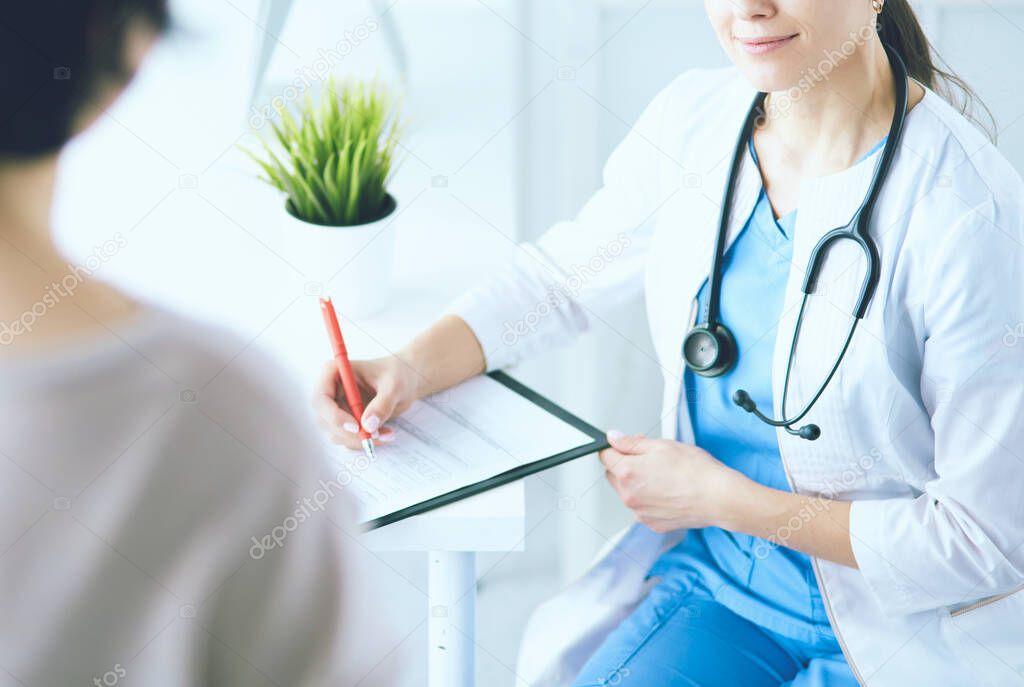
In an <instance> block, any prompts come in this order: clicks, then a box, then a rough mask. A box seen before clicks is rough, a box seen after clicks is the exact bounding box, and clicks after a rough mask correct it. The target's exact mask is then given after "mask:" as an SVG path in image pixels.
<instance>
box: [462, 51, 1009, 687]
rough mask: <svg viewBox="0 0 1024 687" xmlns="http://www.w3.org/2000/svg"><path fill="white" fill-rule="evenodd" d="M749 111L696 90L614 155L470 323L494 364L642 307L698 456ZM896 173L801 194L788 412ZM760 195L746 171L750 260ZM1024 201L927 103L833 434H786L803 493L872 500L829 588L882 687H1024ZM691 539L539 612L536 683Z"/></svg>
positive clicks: (680, 86)
mask: <svg viewBox="0 0 1024 687" xmlns="http://www.w3.org/2000/svg"><path fill="white" fill-rule="evenodd" d="M753 95H754V91H753V90H752V89H751V87H750V86H749V84H747V83H746V81H745V80H744V79H743V78H742V77H741V76H740V75H739V73H738V72H737V71H736V70H735V69H723V70H694V71H689V72H686V73H685V74H683V75H682V76H680V77H678V78H677V79H676V80H675V81H673V82H672V83H671V84H670V85H669V86H668V87H667V88H666V89H665V90H663V91H662V92H661V93H660V94H659V95H658V96H657V97H656V98H655V99H654V101H653V102H652V103H651V105H650V106H649V107H648V108H647V110H646V111H645V112H644V113H643V115H642V116H641V117H640V119H639V120H638V122H637V123H636V125H635V126H634V127H633V129H632V130H631V131H630V132H629V134H628V135H627V136H626V138H625V140H624V141H623V142H622V143H621V144H620V145H619V147H618V148H617V149H616V150H615V151H614V153H613V154H612V156H611V158H610V159H609V161H608V163H607V165H606V167H605V170H604V184H603V187H602V188H601V190H599V191H598V192H597V193H596V194H595V195H594V196H593V197H592V198H591V199H590V200H589V201H588V202H587V203H586V205H585V206H584V207H583V208H582V210H581V211H580V212H579V214H578V215H577V216H576V218H575V219H573V220H571V221H566V222H561V223H558V224H556V225H555V226H554V227H552V228H551V229H550V230H549V231H548V232H547V233H546V234H545V235H544V236H542V237H541V238H540V239H539V240H538V241H537V242H536V243H535V244H526V245H523V246H522V248H523V250H522V251H520V252H519V253H518V255H517V257H516V259H515V261H514V264H512V265H510V266H509V268H508V270H507V271H505V272H504V273H503V274H500V275H496V276H495V277H494V278H493V279H492V280H490V281H489V282H487V283H485V284H483V285H481V286H480V287H479V288H477V289H475V290H474V291H472V292H471V293H469V294H467V295H466V296H465V297H463V298H462V299H460V300H459V301H458V302H457V303H455V304H454V305H453V307H452V309H451V310H452V311H453V312H455V313H457V314H459V315H460V316H461V317H463V318H464V319H465V320H466V321H467V322H468V323H469V325H470V326H471V327H472V328H473V330H474V332H475V333H476V334H477V336H478V337H479V339H480V341H481V343H482V345H483V348H484V351H485V353H486V355H487V363H488V367H489V368H492V369H493V368H498V367H504V366H507V365H509V364H512V363H514V362H516V361H517V360H519V359H521V358H523V357H524V356H527V355H529V354H530V353H532V352H534V351H538V350H542V349H545V348H548V347H549V346H551V345H553V344H559V343H562V342H565V341H566V340H568V339H570V338H571V337H572V336H574V335H576V334H578V333H580V332H582V331H585V330H586V329H587V327H588V319H589V317H590V312H589V304H592V303H597V302H602V303H606V302H608V301H610V300H613V299H617V298H619V297H621V296H624V295H625V294H629V293H635V292H638V291H639V290H640V289H641V288H643V289H644V293H645V295H646V303H647V311H648V316H649V321H650V326H651V333H652V335H653V341H654V343H655V347H656V349H657V352H658V357H659V361H660V365H661V367H662V369H663V370H664V381H665V384H664V412H663V413H662V417H663V427H662V435H663V436H665V437H669V438H672V437H674V436H675V433H676V426H677V418H679V419H681V425H680V432H681V436H682V438H683V441H688V440H692V430H691V426H690V422H689V418H688V416H687V415H686V412H687V410H686V404H685V403H683V404H682V405H680V404H679V398H680V393H681V390H680V380H681V379H682V370H683V367H682V364H683V363H682V358H681V355H680V345H681V343H682V340H683V336H684V334H685V333H686V331H687V330H688V328H689V327H690V326H691V324H692V322H693V321H694V318H695V315H696V313H695V309H694V308H693V303H694V302H695V298H696V294H697V290H698V289H699V287H700V285H701V283H702V282H703V280H704V279H705V277H706V276H707V273H708V271H709V265H710V254H711V249H712V243H713V241H714V238H715V232H716V228H717V224H718V217H719V207H720V202H721V200H720V199H721V198H722V190H723V188H724V184H725V180H726V177H727V174H728V167H729V160H730V158H731V153H732V150H733V147H734V145H735V141H736V136H737V134H738V132H739V129H740V126H741V123H742V120H743V118H744V116H745V114H746V112H747V108H748V106H749V103H750V101H751V99H752V97H753ZM879 154H880V153H875V154H874V155H872V156H871V157H870V158H869V159H868V160H866V161H864V162H861V163H859V164H856V165H854V166H853V167H851V168H849V169H846V170H844V171H841V172H838V173H836V174H832V175H829V176H827V177H824V178H819V179H811V180H807V181H805V182H804V183H803V185H802V187H801V190H800V197H799V204H798V207H799V212H798V215H797V222H796V228H795V232H794V236H793V268H792V270H791V274H790V278H789V281H788V284H787V286H786V296H785V305H784V308H783V317H782V319H781V321H780V322H779V326H778V334H777V339H776V346H775V356H774V362H773V367H772V370H771V372H772V381H773V389H774V405H775V412H776V414H778V413H779V411H780V400H781V394H782V383H783V375H784V372H785V367H786V356H787V354H788V352H789V343H790V340H791V335H792V331H793V327H794V323H795V316H796V311H797V307H795V306H798V305H799V299H800V293H799V292H800V283H801V278H802V276H803V271H804V269H805V267H806V265H807V256H808V253H809V252H810V250H811V249H812V247H813V246H814V245H815V243H816V242H817V241H818V239H819V238H820V237H821V236H822V235H823V234H824V233H825V232H826V231H828V230H831V229H833V228H835V227H838V226H841V225H844V224H845V223H846V222H848V221H849V220H850V219H851V218H852V216H853V215H854V212H855V210H856V208H857V207H858V205H859V204H860V202H861V201H862V199H863V197H864V195H865V192H866V190H867V188H868V185H869V182H870V178H871V174H872V171H873V169H874V164H875V162H876V161H877V159H878V155H879ZM760 183H761V180H760V176H759V174H758V172H757V169H756V167H755V165H754V164H753V161H752V160H751V159H750V157H749V154H748V156H747V159H746V160H745V163H744V165H743V168H742V173H741V174H740V177H739V179H738V182H737V191H736V199H735V201H734V210H733V212H732V221H731V227H730V231H729V234H728V237H729V241H730V242H731V241H732V240H733V239H734V238H735V236H736V235H737V233H738V231H739V230H740V229H741V228H742V226H743V224H744V223H745V221H746V218H747V217H748V215H749V214H750V210H751V209H752V208H753V205H754V203H755V201H756V198H757V196H758V193H759V189H760ZM1022 199H1024V184H1022V181H1021V178H1020V176H1019V175H1018V174H1017V173H1016V172H1015V171H1014V170H1013V169H1012V167H1011V166H1010V165H1009V164H1008V163H1007V161H1006V160H1005V159H1004V158H1003V157H1002V156H1001V155H1000V154H999V153H998V152H997V150H996V149H995V148H994V147H993V146H992V145H991V144H990V143H989V142H988V141H987V139H986V138H985V137H984V136H983V135H982V134H981V133H980V132H979V131H978V130H976V129H975V128H974V127H973V126H972V125H971V124H970V123H969V122H967V121H966V120H965V119H964V118H963V117H962V116H960V114H959V113H957V112H956V111H955V110H954V109H953V108H951V107H950V106H948V105H947V103H946V102H944V101H943V100H942V99H941V98H940V97H939V96H937V95H936V94H935V93H933V92H931V91H928V92H927V94H926V96H925V98H924V100H923V101H922V102H921V103H920V104H918V105H917V106H916V107H915V108H914V109H913V110H912V111H911V112H910V114H909V115H908V118H907V123H906V130H905V133H904V138H903V141H902V144H901V147H900V149H899V151H898V154H897V156H896V159H895V161H894V166H893V169H892V172H891V176H890V178H889V181H888V183H887V184H886V185H885V187H884V190H883V191H882V193H881V196H880V199H879V202H878V206H877V210H876V214H875V217H874V219H873V222H872V226H871V232H872V234H873V236H874V237H875V240H876V242H877V244H878V249H879V253H880V256H881V265H880V267H881V279H880V281H879V287H878V290H877V292H876V294H875V297H874V300H873V302H872V303H871V306H870V308H869V309H868V312H867V314H866V317H865V319H864V320H863V321H862V322H861V323H860V325H859V327H858V330H857V333H856V335H855V336H854V338H853V341H852V343H851V345H850V349H849V351H848V353H847V355H846V358H845V360H844V362H843V364H842V365H841V367H840V369H839V372H838V373H837V375H836V377H835V378H834V379H833V381H832V383H831V384H830V385H829V387H828V389H827V390H826V391H825V393H824V394H823V395H822V397H821V399H820V400H819V402H818V403H817V405H816V406H815V407H814V409H813V410H812V411H811V413H810V414H809V415H808V416H807V418H806V420H805V421H806V422H814V423H817V424H818V425H820V427H821V432H822V433H821V438H820V439H818V440H817V441H814V442H811V441H806V440H804V439H800V438H796V437H793V436H791V435H789V434H788V433H786V432H785V431H782V430H779V432H778V440H779V446H780V449H781V452H782V457H783V462H784V465H785V469H786V473H787V476H788V478H789V481H790V484H791V485H792V488H793V489H794V490H795V491H796V492H799V493H802V494H822V495H825V496H828V497H834V498H838V499H844V500H850V501H853V507H852V513H851V521H850V532H851V538H852V543H853V549H854V553H855V556H856V559H857V563H858V565H859V568H860V569H859V570H856V569H853V568H848V567H845V566H842V565H838V564H836V563H830V562H828V561H824V560H818V559H815V560H814V569H815V572H816V574H817V578H818V582H819V585H820V587H821V591H822V595H823V597H824V599H825V603H826V606H827V609H828V614H829V618H830V619H831V622H832V625H833V627H834V629H835V632H836V636H837V637H838V638H839V642H840V644H841V646H842V648H843V651H844V653H845V654H846V657H847V659H848V660H849V662H850V665H851V666H852V668H853V671H854V672H855V674H856V675H857V677H858V679H859V680H860V681H861V683H863V684H867V685H872V686H878V687H886V686H889V685H892V686H897V685H899V686H900V687H902V686H904V685H934V684H943V685H1010V684H1022V683H1024V677H1022V673H1021V672H1020V671H1024V591H1019V592H1018V591H1017V590H1018V589H1021V587H1022V585H1024V546H1022V545H1021V544H1022V542H1024V419H1022V417H1021V409H1022V407H1024V324H1021V323H1022V322H1024V248H1022V245H1024V211H1022ZM846 243H849V242H846ZM846 243H844V244H843V245H842V247H841V248H840V247H837V248H836V249H834V250H832V251H831V254H830V255H829V257H828V260H827V261H826V265H825V267H824V270H823V272H822V275H821V278H820V281H819V288H818V291H817V293H816V295H814V296H813V297H812V298H811V303H810V304H809V305H808V312H807V315H806V321H805V326H804V330H803V333H802V335H801V344H800V346H799V348H798V351H797V355H798V358H797V362H796V364H795V366H794V370H793V373H792V380H791V387H790V392H789V399H790V400H789V401H788V402H787V408H788V409H789V411H790V413H792V412H793V409H795V408H797V407H802V405H803V404H802V401H803V400H804V399H806V398H807V397H808V395H809V394H810V393H812V392H813V390H814V389H815V388H816V387H817V385H818V384H819V382H820V380H821V379H822V378H823V375H824V374H825V372H826V371H827V369H828V366H830V364H831V363H832V361H833V360H834V355H835V352H836V350H837V348H838V346H839V345H840V344H841V342H842V339H843V338H844V337H845V335H846V331H847V324H848V321H849V320H848V317H847V313H848V312H849V306H848V304H849V303H851V302H852V300H853V298H854V296H855V294H856V291H857V290H858V289H859V287H860V283H861V275H862V270H861V269H860V268H861V266H862V261H863V258H861V257H860V253H859V251H858V250H857V249H856V247H855V246H853V245H852V244H850V245H846ZM750 297H751V298H757V294H751V295H750ZM816 515H817V513H814V512H809V513H807V514H803V515H802V518H803V519H807V518H809V517H815V516H816ZM792 525H793V527H799V526H800V523H799V522H796V521H794V522H793V523H792ZM681 534H682V533H678V532H677V533H673V534H671V535H664V536H663V535H657V534H654V533H652V532H650V531H649V530H647V529H646V528H644V527H642V526H639V525H637V526H634V527H632V528H631V529H630V530H629V532H628V533H627V534H626V535H625V536H624V537H623V538H622V539H620V540H619V541H617V542H615V543H614V544H612V545H610V546H609V547H608V548H609V551H608V552H607V553H606V554H604V555H603V556H602V557H601V559H600V561H599V562H598V563H597V564H596V565H595V566H594V567H593V568H592V569H591V570H590V571H589V572H588V573H587V574H586V575H584V577H582V578H581V579H580V580H578V581H577V582H576V583H574V584H573V585H572V586H571V587H570V588H569V589H568V590H566V591H565V592H564V593H563V594H561V595H560V596H559V597H556V598H555V599H553V600H551V601H549V602H547V603H546V604H544V605H542V606H541V607H540V608H539V609H538V610H537V611H536V612H535V614H534V617H533V618H532V620H531V623H530V625H529V627H528V628H527V632H526V635H525V639H524V645H523V648H522V650H521V653H520V661H519V666H518V669H517V672H518V673H519V675H520V676H522V678H523V680H524V682H526V683H528V684H532V685H562V684H568V683H569V682H570V681H571V680H572V678H573V677H574V675H575V674H576V672H577V670H578V669H579V668H580V667H581V666H582V664H583V662H584V661H585V660H586V658H587V657H588V656H589V655H590V653H591V652H592V651H593V650H594V649H595V648H596V647H597V646H598V645H599V644H600V642H601V641H602V639H603V637H604V636H605V634H606V633H607V632H608V631H609V630H610V629H611V628H613V627H614V626H615V624H616V623H617V622H618V621H619V620H620V619H621V618H622V617H624V615H625V614H627V613H628V612H629V611H630V610H631V609H632V607H633V606H634V605H635V604H636V603H637V601H638V600H639V599H640V598H642V596H643V594H644V592H645V590H646V588H647V585H646V584H645V582H644V579H643V578H644V573H645V572H646V570H647V566H649V565H650V563H651V562H653V560H654V559H655V558H656V556H657V555H658V553H659V552H660V551H662V550H664V549H665V548H666V547H667V546H670V545H671V544H672V543H674V542H675V541H678V539H679V537H680V536H681ZM1015 592H1016V593H1015Z"/></svg>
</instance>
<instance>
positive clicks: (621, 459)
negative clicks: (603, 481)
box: [598, 448, 638, 488]
mask: <svg viewBox="0 0 1024 687" xmlns="http://www.w3.org/2000/svg"><path fill="white" fill-rule="evenodd" d="M598 455H599V456H600V458H601V463H602V464H603V465H604V470H605V474H606V475H607V476H608V481H609V482H612V486H614V487H616V488H618V487H630V486H632V485H634V484H635V483H636V481H637V480H636V478H637V468H638V464H637V458H636V456H631V455H628V454H625V453H619V452H618V451H616V450H615V449H613V448H606V449H605V450H603V451H601V453H599V454H598ZM613 478H614V481H612V480H613Z"/></svg>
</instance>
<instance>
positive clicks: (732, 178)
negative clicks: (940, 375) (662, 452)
mask: <svg viewBox="0 0 1024 687" xmlns="http://www.w3.org/2000/svg"><path fill="white" fill-rule="evenodd" d="M883 45H884V44H883ZM884 48H885V51H886V54H887V56H888V57H889V63H890V65H891V66H892V70H893V81H894V90H895V96H896V98H895V100H896V105H895V107H894V108H893V118H892V123H891V124H890V127H889V137H888V139H887V140H886V143H885V146H884V148H883V150H882V155H881V158H880V159H879V161H878V163H877V164H876V166H875V170H874V173H873V174H872V179H871V185H870V187H869V189H868V193H867V194H866V195H865V197H864V199H863V200H862V201H861V205H860V207H859V208H858V209H857V212H856V213H855V214H854V217H853V219H852V220H851V221H850V222H849V223H847V224H846V225H845V226H843V227H839V228H836V229H833V230H832V231H829V232H827V233H826V234H825V235H824V236H822V237H821V239H819V240H818V243H817V244H816V245H815V246H814V248H813V249H812V250H811V253H810V255H809V256H808V266H807V271H806V273H805V275H804V279H803V282H802V284H801V291H802V298H801V303H800V310H799V312H798V314H797V320H796V324H795V326H794V329H793V336H792V338H791V340H790V347H789V356H788V358H787V361H786V375H785V380H784V382H783V388H782V399H781V403H780V410H781V412H782V417H781V418H778V419H776V418H774V417H770V416H766V415H765V414H763V413H762V412H761V411H760V410H758V409H757V405H756V404H755V403H754V401H753V400H752V399H751V398H750V395H749V394H747V392H746V391H744V390H742V389H740V390H738V391H737V392H736V393H735V394H734V395H733V401H734V402H735V403H736V404H737V405H739V406H740V407H742V408H743V409H744V410H746V411H747V412H750V413H751V414H753V415H754V416H755V417H757V418H758V419H759V420H761V421H762V422H764V423H766V424H768V425H771V426H773V427H783V428H785V429H786V431H788V432H790V433H791V434H796V435H799V436H802V437H804V438H807V439H812V440H813V439H817V438H818V436H819V435H820V429H819V428H818V427H817V425H807V426H805V427H802V428H800V429H799V430H794V429H793V427H792V425H794V424H796V423H797V422H799V421H800V420H802V419H803V418H804V417H805V416H806V415H807V413H809V412H810V410H811V409H812V408H813V407H814V404H815V403H817V401H818V399H819V398H820V397H821V395H822V394H823V393H824V391H825V389H826V388H827V387H828V385H829V383H830V382H831V381H832V378H833V377H834V376H835V374H836V372H837V371H838V369H839V366H840V364H841V363H842V361H843V358H844V357H845V356H846V352H847V350H848V349H849V346H850V342H851V341H852V340H853V335H854V332H855V331H856V329H857V323H858V322H859V321H860V320H861V319H863V318H864V316H865V314H866V313H867V309H868V306H869V305H870V303H871V300H872V299H873V297H874V294H875V290H876V289H877V286H878V281H879V278H880V274H881V270H880V266H879V264H880V257H879V253H878V247H877V245H876V244H875V242H874V240H873V239H872V238H871V236H870V233H869V226H870V222H871V217H872V214H873V212H874V208H875V204H876V202H877V200H878V197H879V195H880V193H881V190H882V186H883V185H884V184H885V181H886V179H888V176H889V170H890V169H891V167H892V162H893V159H894V158H895V156H896V150H897V148H898V147H899V143H900V140H901V139H902V136H903V128H904V124H905V122H906V117H907V112H908V110H909V88H908V84H907V80H908V75H907V68H906V65H905V64H904V63H903V60H902V59H901V58H900V56H899V54H898V53H897V52H896V51H895V50H894V49H893V48H891V47H890V46H888V45H884ZM766 98H767V94H766V93H758V94H757V95H756V96H755V97H754V101H753V103H752V104H751V106H750V109H749V111H748V112H747V117H746V119H745V121H744V124H743V127H742V129H741V131H740V135H739V138H738V140H737V142H736V148H735V152H734V153H733V159H732V164H731V167H730V170H729V177H728V179H727V181H726V184H725V189H724V191H723V195H722V212H721V216H720V219H719V226H718V235H717V236H716V240H715V250H714V253H713V254H712V258H711V274H710V279H709V283H708V299H707V303H706V307H705V317H704V322H703V323H702V324H700V325H698V326H697V327H695V328H694V329H692V330H691V331H690V333H689V334H688V335H687V338H688V339H689V338H690V336H692V335H693V334H694V333H696V332H701V331H703V332H704V333H706V334H707V336H709V337H711V336H722V334H721V333H724V334H725V335H727V336H728V337H729V339H730V340H731V339H732V335H731V333H730V332H729V330H728V328H727V327H726V326H725V323H723V322H722V321H721V320H720V302H719V300H720V296H721V282H722V273H721V272H722V262H723V259H724V254H725V244H726V237H727V234H728V230H729V223H730V213H731V208H732V201H733V196H734V195H735V191H736V182H737V179H738V177H739V170H740V166H741V165H742V164H743V158H744V155H745V149H746V146H747V143H748V141H749V140H750V137H751V136H753V132H754V127H755V125H756V122H757V120H758V119H759V118H760V117H761V116H762V115H763V110H764V104H765V100H766ZM844 240H852V241H854V242H855V243H856V244H857V245H858V247H859V248H860V249H861V251H862V252H863V254H864V259H865V263H866V265H865V267H866V269H865V275H864V280H863V281H862V282H861V287H860V290H859V293H858V295H857V300H856V302H855V307H854V308H853V311H852V312H851V313H850V314H851V315H852V317H853V321H852V323H851V326H850V329H849V332H848V334H847V336H846V340H845V341H844V342H843V346H842V348H841V349H840V351H839V354H838V356H837V357H836V360H835V363H834V364H833V365H832V367H831V369H830V370H829V372H828V375H826V377H825V380H824V381H823V382H822V384H821V385H820V386H819V387H818V389H817V391H816V392H815V393H814V394H813V395H812V397H811V399H810V401H809V402H808V403H807V404H806V405H805V406H804V408H803V410H801V411H800V412H799V413H798V414H797V415H796V416H794V417H791V418H789V417H786V397H787V396H788V394H789V382H790V377H791V372H792V369H793V360H794V357H795V353H796V348H797V343H798V340H799V334H800V331H801V329H802V325H803V320H804V311H805V308H806V305H807V299H808V297H809V296H810V295H811V294H812V293H813V292H814V291H815V287H816V285H817V279H818V276H819V275H820V272H821V268H822V266H823V264H824V261H825V257H826V256H827V249H829V248H830V247H831V246H832V245H833V244H834V243H837V242H839V241H844ZM719 332H721V333H719ZM733 348H734V347H733ZM728 349H729V347H725V346H723V347H720V349H719V351H718V353H716V355H721V354H722V352H725V354H726V355H733V356H738V351H737V350H728ZM683 355H684V359H685V360H686V364H687V366H688V367H690V369H691V370H693V371H695V372H697V373H698V374H702V375H704V376H709V377H714V376H720V375H721V374H724V373H725V372H726V371H728V370H729V369H730V368H731V367H732V365H733V364H734V363H735V360H734V359H733V360H731V361H728V360H726V361H722V360H718V359H716V360H715V365H714V367H713V371H711V372H709V371H708V370H709V365H708V364H707V363H703V364H698V363H697V362H696V361H694V360H691V359H690V357H689V356H688V354H687V347H686V346H685V345H684V350H683Z"/></svg>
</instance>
